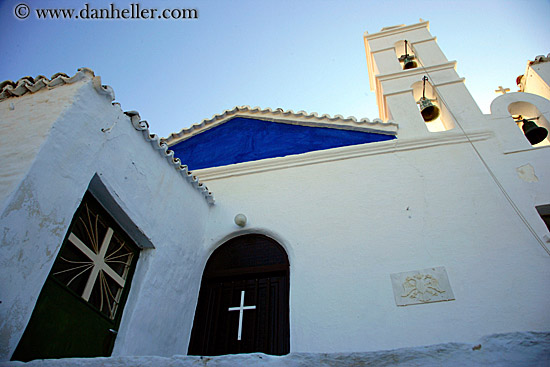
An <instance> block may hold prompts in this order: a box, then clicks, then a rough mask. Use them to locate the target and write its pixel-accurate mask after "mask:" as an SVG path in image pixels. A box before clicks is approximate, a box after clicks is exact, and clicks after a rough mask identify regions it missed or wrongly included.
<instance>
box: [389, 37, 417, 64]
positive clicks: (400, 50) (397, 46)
mask: <svg viewBox="0 0 550 367" xmlns="http://www.w3.org/2000/svg"><path fill="white" fill-rule="evenodd" d="M407 42H408V44H407V53H408V54H409V55H410V56H411V57H412V60H413V61H414V66H413V67H409V68H407V69H414V68H416V67H418V60H417V59H416V56H415V54H414V52H413V47H412V44H411V42H410V41H408V40H407ZM393 49H394V50H395V56H396V58H397V60H398V61H399V64H400V65H401V68H402V69H403V70H406V68H405V63H404V61H403V59H402V58H401V57H402V56H403V55H405V40H404V39H402V40H399V41H397V42H395V43H394V44H393Z"/></svg>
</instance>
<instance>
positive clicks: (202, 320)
mask: <svg viewBox="0 0 550 367" xmlns="http://www.w3.org/2000/svg"><path fill="white" fill-rule="evenodd" d="M289 269H290V264H289V261H288V256H287V253H286V251H285V250H284V248H283V247H282V246H281V245H280V244H279V243H278V242H276V241H275V240H273V239H272V238H270V237H268V236H265V235H262V234H245V235H241V236H238V237H235V238H232V239H230V240H228V241H227V242H225V243H224V244H222V245H221V246H220V247H218V248H217V249H216V250H215V251H214V252H213V253H212V255H211V256H210V258H209V259H208V261H207V263H206V267H205V270H204V273H203V277H202V281H201V288H200V292H199V300H198V303H197V309H196V311H195V320H194V323H193V330H192V332H191V341H190V343H189V350H188V353H189V354H191V355H222V354H236V353H253V352H263V353H266V354H273V355H283V354H288V353H289V352H290V326H289V286H290V282H289Z"/></svg>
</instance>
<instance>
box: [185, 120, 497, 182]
mask: <svg viewBox="0 0 550 367" xmlns="http://www.w3.org/2000/svg"><path fill="white" fill-rule="evenodd" d="M492 136H493V132H491V131H478V132H474V133H470V134H468V136H466V135H464V134H462V133H459V132H455V131H446V132H439V133H430V134H429V135H427V136H424V137H421V138H415V139H402V140H401V139H394V140H389V141H384V142H376V143H367V144H360V145H351V146H347V147H339V148H333V149H326V150H320V151H314V152H308V153H303V154H297V155H291V156H286V157H278V158H268V159H262V160H259V161H252V162H244V163H237V164H232V165H228V166H222V167H212V168H204V169H200V170H195V171H193V173H195V174H197V175H199V176H200V177H201V180H203V181H210V180H218V179H223V178H228V177H235V176H243V175H249V174H254V173H261V172H267V171H275V170H281V169H286V168H292V167H300V166H306V165H312V164H319V163H325V162H332V161H339V160H345V159H352V158H358V157H365V156H370V155H379V154H387V153H395V152H402V151H407V150H414V149H425V148H431V147H436V146H441V145H450V144H463V143H468V142H475V141H481V140H487V139H489V138H491V137H492Z"/></svg>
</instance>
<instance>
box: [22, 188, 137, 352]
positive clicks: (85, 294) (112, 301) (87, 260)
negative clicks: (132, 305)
mask: <svg viewBox="0 0 550 367" xmlns="http://www.w3.org/2000/svg"><path fill="white" fill-rule="evenodd" d="M138 255H139V252H138V248H137V247H136V245H135V244H134V243H133V242H132V241H131V240H130V238H129V237H128V236H127V235H126V234H125V233H124V232H123V231H122V229H121V228H120V227H119V226H118V225H117V224H116V222H115V221H114V220H113V219H112V218H111V217H110V215H109V214H108V213H107V212H106V211H105V209H103V207H101V205H100V204H99V203H98V202H97V201H96V200H95V199H94V198H93V197H92V196H91V195H90V194H87V195H86V196H85V197H84V199H83V202H82V205H81V206H80V208H79V210H78V211H77V214H76V215H75V217H74V218H73V222H72V224H71V227H70V229H69V232H68V234H67V236H66V239H65V241H64V243H63V246H62V247H61V249H60V252H59V254H58V256H57V258H56V260H55V262H54V265H53V267H52V270H51V271H50V274H49V276H48V278H47V280H46V282H45V284H44V286H43V288H42V291H41V292H40V295H39V297H38V300H37V303H36V306H35V308H34V310H33V313H32V315H31V319H30V321H29V323H28V324H27V327H26V329H25V332H24V334H23V336H22V338H21V340H20V341H19V344H18V346H17V348H16V350H15V352H14V354H13V356H12V360H19V361H30V360H33V359H38V358H40V359H43V358H63V357H98V356H109V355H111V350H112V347H113V344H114V340H115V338H116V332H117V330H118V326H119V323H120V319H121V316H122V310H123V308H124V303H125V301H126V298H127V295H128V290H129V288H130V287H129V286H130V283H131V278H132V274H133V272H134V268H135V265H136V262H137V258H138Z"/></svg>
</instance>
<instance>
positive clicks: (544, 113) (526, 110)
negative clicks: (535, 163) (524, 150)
mask: <svg viewBox="0 0 550 367" xmlns="http://www.w3.org/2000/svg"><path fill="white" fill-rule="evenodd" d="M491 114H492V115H493V116H495V117H498V118H504V117H509V118H510V119H509V120H512V117H517V116H519V115H521V116H522V117H523V118H525V119H531V118H537V119H536V120H534V121H535V123H536V124H537V125H538V126H540V127H543V128H545V129H546V130H548V131H550V123H549V121H550V101H549V100H547V99H545V98H543V97H540V96H537V95H535V94H531V93H525V92H517V93H506V94H503V95H501V96H499V97H498V98H495V100H493V102H492V103H491ZM509 120H506V121H507V123H509V124H510V126H511V124H513V123H514V122H512V121H513V120H512V121H509ZM516 125H517V127H518V130H519V131H521V134H522V135H523V130H522V123H521V122H519V123H518V122H516ZM525 139H526V138H525ZM526 141H527V140H526ZM527 143H528V144H529V142H528V141H527ZM545 145H550V138H549V137H546V139H544V140H543V141H542V142H540V143H538V144H535V145H533V146H534V147H539V146H545Z"/></svg>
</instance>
